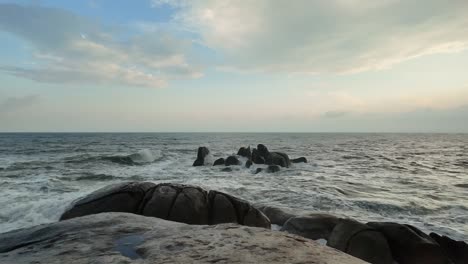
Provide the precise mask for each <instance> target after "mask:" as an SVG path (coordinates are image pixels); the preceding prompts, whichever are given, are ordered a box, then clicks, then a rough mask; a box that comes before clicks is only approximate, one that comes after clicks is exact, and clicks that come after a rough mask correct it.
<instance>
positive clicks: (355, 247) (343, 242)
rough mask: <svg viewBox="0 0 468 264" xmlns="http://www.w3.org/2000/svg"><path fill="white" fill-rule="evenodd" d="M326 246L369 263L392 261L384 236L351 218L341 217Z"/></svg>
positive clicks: (384, 263) (387, 263) (390, 262)
mask: <svg viewBox="0 0 468 264" xmlns="http://www.w3.org/2000/svg"><path fill="white" fill-rule="evenodd" d="M327 246H330V247H333V248H336V249H338V250H340V251H343V252H345V253H348V254H350V255H351V256H355V257H357V258H360V259H362V260H365V261H368V262H370V263H379V264H380V263H382V264H392V263H393V258H392V252H391V250H390V247H389V245H388V243H387V240H386V239H385V236H384V235H383V234H382V233H380V232H379V231H377V230H375V229H374V228H372V227H370V226H367V225H365V224H362V223H359V222H357V221H354V220H351V219H342V220H340V221H339V222H338V223H337V225H336V226H335V228H334V229H333V231H332V232H331V234H330V236H329V238H328V241H327ZM413 263H421V264H422V263H423V262H413ZM401 264H403V263H401Z"/></svg>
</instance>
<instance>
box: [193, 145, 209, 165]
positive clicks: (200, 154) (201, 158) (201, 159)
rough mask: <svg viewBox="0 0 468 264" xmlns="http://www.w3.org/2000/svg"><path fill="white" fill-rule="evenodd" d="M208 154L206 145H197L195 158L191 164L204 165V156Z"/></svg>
mask: <svg viewBox="0 0 468 264" xmlns="http://www.w3.org/2000/svg"><path fill="white" fill-rule="evenodd" d="M208 154H210V150H209V149H208V148H207V147H199V148H198V152H197V159H196V160H195V161H194V162H193V166H203V165H205V158H206V156H208Z"/></svg>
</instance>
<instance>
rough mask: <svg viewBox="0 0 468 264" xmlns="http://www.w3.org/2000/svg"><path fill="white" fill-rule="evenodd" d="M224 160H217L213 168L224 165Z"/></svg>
mask: <svg viewBox="0 0 468 264" xmlns="http://www.w3.org/2000/svg"><path fill="white" fill-rule="evenodd" d="M224 162H225V161H224V158H219V159H217V160H215V162H214V163H213V166H218V165H224Z"/></svg>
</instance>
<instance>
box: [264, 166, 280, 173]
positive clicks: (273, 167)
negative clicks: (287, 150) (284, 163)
mask: <svg viewBox="0 0 468 264" xmlns="http://www.w3.org/2000/svg"><path fill="white" fill-rule="evenodd" d="M278 171H280V167H279V166H278V165H269V166H268V167H267V172H269V173H274V172H278Z"/></svg>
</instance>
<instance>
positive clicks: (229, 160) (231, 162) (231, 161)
mask: <svg viewBox="0 0 468 264" xmlns="http://www.w3.org/2000/svg"><path fill="white" fill-rule="evenodd" d="M240 164H241V162H240V161H239V160H238V159H237V157H236V156H229V157H227V159H226V161H225V163H224V165H226V166H231V165H240Z"/></svg>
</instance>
